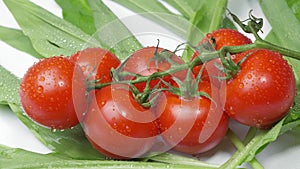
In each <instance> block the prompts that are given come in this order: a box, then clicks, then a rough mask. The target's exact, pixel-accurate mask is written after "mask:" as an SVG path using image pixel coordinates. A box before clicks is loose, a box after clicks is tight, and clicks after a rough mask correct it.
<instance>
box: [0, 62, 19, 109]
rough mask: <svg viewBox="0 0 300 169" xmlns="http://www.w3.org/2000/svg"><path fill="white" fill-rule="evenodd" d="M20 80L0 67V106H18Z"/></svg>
mask: <svg viewBox="0 0 300 169" xmlns="http://www.w3.org/2000/svg"><path fill="white" fill-rule="evenodd" d="M19 86H20V80H19V79H18V78H17V77H16V76H15V75H13V74H12V73H10V72H9V71H8V70H6V69H5V68H4V67H2V66H1V65H0V104H5V105H7V104H8V103H14V104H20V101H19Z"/></svg>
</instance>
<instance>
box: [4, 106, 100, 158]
mask: <svg viewBox="0 0 300 169" xmlns="http://www.w3.org/2000/svg"><path fill="white" fill-rule="evenodd" d="M9 106H10V108H11V109H12V111H13V112H14V113H15V114H16V115H17V117H18V118H19V119H20V120H21V121H22V122H23V123H24V124H25V125H26V126H27V127H28V128H29V129H30V130H31V132H32V133H33V134H34V135H35V137H36V138H37V139H38V140H40V141H41V142H42V143H43V144H44V145H46V146H47V147H48V148H49V149H51V150H53V151H54V152H56V153H59V154H63V155H67V156H68V157H71V158H73V159H104V156H103V155H101V154H100V153H98V152H97V151H96V150H95V149H94V148H93V147H92V146H91V144H90V143H89V141H88V140H87V139H86V137H85V134H84V132H83V130H82V128H81V126H80V125H77V126H75V127H74V128H72V129H67V130H62V131H59V130H58V131H53V130H51V129H49V128H45V127H43V126H40V125H39V124H36V123H35V122H33V121H32V120H31V119H29V118H28V117H27V116H26V115H24V114H25V113H24V112H23V110H22V109H21V107H20V106H19V105H16V104H11V103H10V104H9Z"/></svg>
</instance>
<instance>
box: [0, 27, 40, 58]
mask: <svg viewBox="0 0 300 169" xmlns="http://www.w3.org/2000/svg"><path fill="white" fill-rule="evenodd" d="M0 40H2V41H3V42H5V43H7V44H9V45H10V46H12V47H14V48H16V49H18V50H20V51H23V52H26V53H28V54H30V55H32V56H34V57H36V58H43V56H42V55H40V54H39V53H38V52H37V51H36V50H35V49H34V48H33V46H32V43H31V41H30V39H29V38H28V37H27V36H25V35H24V33H23V32H22V31H21V30H17V29H12V28H7V27H3V26H0Z"/></svg>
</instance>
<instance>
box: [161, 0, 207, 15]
mask: <svg viewBox="0 0 300 169" xmlns="http://www.w3.org/2000/svg"><path fill="white" fill-rule="evenodd" d="M164 1H166V2H167V3H168V4H169V5H171V6H172V7H173V8H175V9H176V10H178V11H179V12H180V13H181V14H182V16H184V17H185V18H186V19H187V20H189V19H190V18H191V17H192V16H193V15H194V12H195V10H194V8H193V7H196V6H198V5H199V4H197V5H195V4H193V5H191V4H190V3H191V2H196V3H200V2H201V1H182V0H164Z"/></svg>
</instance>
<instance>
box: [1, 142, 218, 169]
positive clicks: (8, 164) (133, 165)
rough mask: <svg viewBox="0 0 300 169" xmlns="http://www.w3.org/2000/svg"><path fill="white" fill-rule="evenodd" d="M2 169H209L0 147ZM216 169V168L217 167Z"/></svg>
mask: <svg viewBox="0 0 300 169" xmlns="http://www.w3.org/2000/svg"><path fill="white" fill-rule="evenodd" d="M0 168H6V169H10V168H39V169H43V168H61V169H68V168H78V169H79V168H86V169H90V168H98V169H107V168H120V169H140V168H151V169H164V168H173V169H207V168H206V167H199V166H197V165H186V164H168V163H160V162H144V161H114V160H74V159H70V158H67V157H65V156H61V155H60V154H57V153H51V154H46V155H44V154H38V153H34V152H29V151H26V150H22V149H14V148H9V147H5V146H2V145H0ZM215 168H216V167H215Z"/></svg>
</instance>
